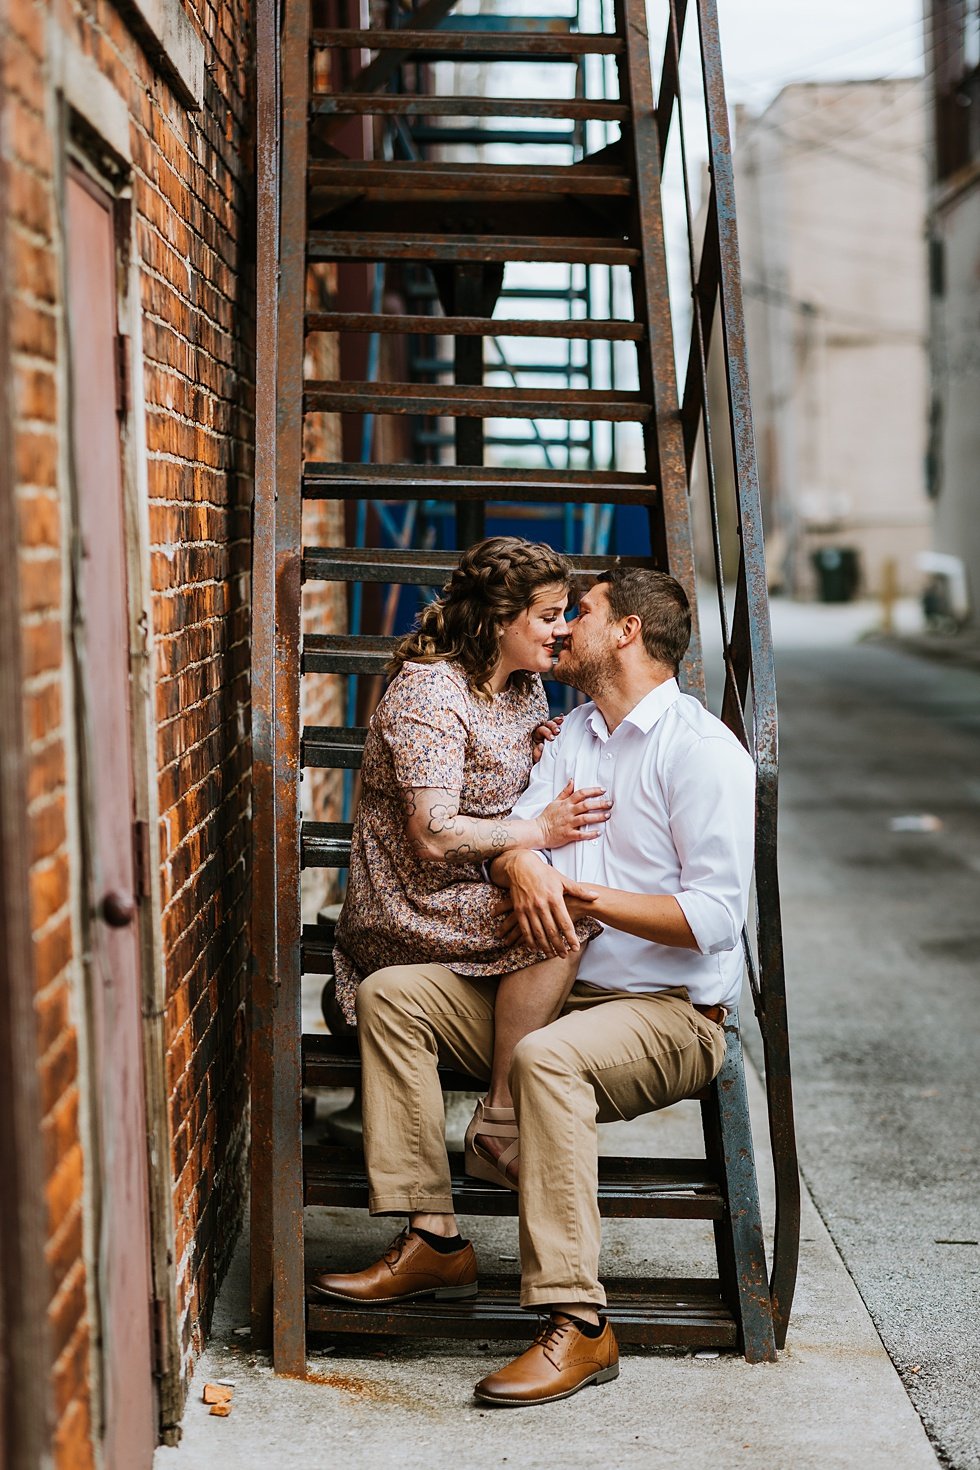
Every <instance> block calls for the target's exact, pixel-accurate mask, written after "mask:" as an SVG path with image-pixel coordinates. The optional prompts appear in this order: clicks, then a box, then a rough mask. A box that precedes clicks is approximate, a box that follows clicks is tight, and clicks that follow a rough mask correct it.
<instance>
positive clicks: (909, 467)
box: [735, 80, 931, 595]
mask: <svg viewBox="0 0 980 1470" xmlns="http://www.w3.org/2000/svg"><path fill="white" fill-rule="evenodd" d="M924 126H925V124H924V93H923V89H922V83H921V82H919V81H916V80H901V81H891V80H889V81H870V82H846V83H834V84H828V83H809V84H801V85H794V86H790V87H787V88H785V89H784V90H783V91H782V92H781V93H780V94H779V96H778V97H777V98H776V100H775V101H774V102H773V103H772V104H771V106H770V107H769V108H768V109H767V110H766V111H765V112H764V113H763V114H762V115H761V116H759V117H749V116H747V115H746V114H744V113H742V114H741V115H740V116H739V118H738V122H737V129H736V147H735V174H736V188H737V193H738V202H739V225H740V238H741V253H742V270H743V278H744V283H745V297H746V327H747V334H748V351H749V370H750V373H751V382H752V402H753V411H754V418H755V425H756V434H757V440H758V447H759V458H760V475H761V479H762V486H763V496H764V504H765V506H766V511H767V518H768V531H769V538H770V539H769V544H770V565H771V568H772V573H773V577H774V580H776V581H780V582H783V583H784V585H786V586H787V587H788V588H789V589H790V590H792V591H794V592H796V593H798V594H803V595H806V594H808V593H811V592H813V591H814V589H815V585H816V579H815V574H814V571H813V569H812V565H811V556H812V553H813V551H814V550H816V549H818V548H820V547H824V546H848V547H854V548H855V549H856V550H857V552H858V554H859V558H860V562H861V568H862V573H863V583H864V587H865V589H866V590H868V591H872V592H874V591H877V590H878V589H879V588H880V587H881V586H882V583H883V580H884V579H885V577H886V575H887V573H886V567H885V564H886V562H889V561H892V562H894V563H895V568H896V570H897V573H898V578H899V582H900V585H901V587H902V588H903V589H904V590H907V591H913V590H918V587H919V585H920V582H921V577H920V575H919V573H918V571H917V567H916V556H917V553H918V552H919V551H920V550H922V549H924V548H925V547H926V546H927V545H928V544H929V540H930V524H931V511H930V504H929V501H928V499H927V496H926V490H925V453H926V431H927V402H928V364H927V346H926V324H927V302H928V298H927V280H926V245H925V211H926V167H925V157H924V143H923V134H924Z"/></svg>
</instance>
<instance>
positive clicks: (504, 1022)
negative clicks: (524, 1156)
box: [477, 950, 582, 1178]
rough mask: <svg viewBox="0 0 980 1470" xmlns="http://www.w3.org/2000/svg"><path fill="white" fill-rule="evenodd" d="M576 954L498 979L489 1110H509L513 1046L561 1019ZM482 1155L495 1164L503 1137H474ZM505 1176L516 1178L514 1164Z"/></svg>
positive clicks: (503, 1145)
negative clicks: (529, 1034)
mask: <svg viewBox="0 0 980 1470" xmlns="http://www.w3.org/2000/svg"><path fill="white" fill-rule="evenodd" d="M581 958H582V951H581V950H578V951H577V953H575V954H570V955H567V956H566V957H565V958H564V959H550V960H541V961H539V963H538V964H536V965H529V966H528V968H527V969H526V970H515V971H514V972H513V973H512V974H510V975H504V976H503V978H502V979H501V980H500V982H499V984H498V985H497V997H496V1000H495V1001H494V1011H493V1027H494V1032H493V1064H492V1070H491V1073H490V1087H489V1089H488V1091H487V1096H486V1103H487V1107H490V1108H512V1107H513V1106H514V1099H513V1098H512V1097H511V1095H510V1081H509V1078H510V1063H511V1058H512V1057H513V1055H514V1047H515V1046H516V1045H517V1043H518V1042H519V1041H520V1040H521V1039H522V1038H523V1037H525V1036H527V1035H528V1033H529V1032H531V1031H537V1030H539V1029H540V1027H542V1026H547V1025H548V1024H549V1023H550V1022H551V1021H554V1020H556V1019H557V1017H558V1016H559V1015H560V1014H561V1008H562V1006H563V1005H564V1004H565V1000H566V998H567V996H568V992H569V991H570V990H571V988H572V986H573V985H574V983H575V976H576V974H577V972H578V966H579V961H580V959H581ZM477 1137H478V1138H479V1140H480V1147H481V1148H482V1149H483V1150H484V1152H485V1153H488V1154H490V1155H491V1156H492V1157H493V1158H495V1159H497V1158H499V1157H500V1155H501V1154H502V1153H503V1152H504V1151H505V1149H506V1148H507V1147H508V1145H509V1140H508V1139H507V1138H501V1137H497V1136H495V1135H493V1134H487V1133H480V1134H478V1135H477ZM510 1172H511V1174H512V1175H513V1177H514V1178H516V1177H517V1169H516V1160H515V1164H514V1165H512V1166H510Z"/></svg>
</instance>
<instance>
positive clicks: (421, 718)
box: [374, 664, 469, 794]
mask: <svg viewBox="0 0 980 1470" xmlns="http://www.w3.org/2000/svg"><path fill="white" fill-rule="evenodd" d="M374 720H375V728H376V730H377V732H378V734H379V735H380V736H381V738H382V740H383V741H384V743H385V745H386V746H387V747H388V750H389V751H390V752H391V759H392V762H393V764H394V767H395V779H396V780H397V782H398V784H399V786H406V787H409V786H414V787H417V788H422V787H427V786H428V787H434V788H436V789H437V790H440V791H452V792H455V793H457V794H458V793H459V791H460V790H461V789H462V785H463V768H464V765H465V761H466V742H467V736H468V732H469V705H468V702H467V698H466V693H465V690H464V688H463V686H462V683H461V681H460V678H459V676H458V675H456V674H454V673H453V672H452V671H451V670H450V669H447V668H446V666H445V665H439V664H406V665H405V666H404V667H403V669H402V671H401V673H399V675H398V677H397V678H396V679H395V681H394V683H393V684H392V685H391V686H390V688H389V689H388V691H387V693H386V694H385V697H384V699H383V700H382V701H381V703H380V705H379V706H378V709H377V713H376V714H375V716H374Z"/></svg>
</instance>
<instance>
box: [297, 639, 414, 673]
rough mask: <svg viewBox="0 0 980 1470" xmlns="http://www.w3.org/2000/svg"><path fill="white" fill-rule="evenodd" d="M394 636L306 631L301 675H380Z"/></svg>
mask: <svg viewBox="0 0 980 1470" xmlns="http://www.w3.org/2000/svg"><path fill="white" fill-rule="evenodd" d="M398 641H399V640H398V639H397V638H380V637H373V636H368V635H366V634H357V635H356V636H352V635H351V634H348V633H307V635H306V637H305V638H304V639H303V647H302V650H301V653H300V672H301V673H304V674H368V675H374V674H383V673H384V671H385V669H386V668H387V666H388V660H389V659H390V658H391V655H392V654H393V653H394V651H395V648H396V646H397V644H398Z"/></svg>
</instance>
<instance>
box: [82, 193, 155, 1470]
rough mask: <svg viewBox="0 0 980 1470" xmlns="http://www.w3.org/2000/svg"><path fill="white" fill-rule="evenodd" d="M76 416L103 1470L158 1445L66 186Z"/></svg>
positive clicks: (93, 207) (111, 626)
mask: <svg viewBox="0 0 980 1470" xmlns="http://www.w3.org/2000/svg"><path fill="white" fill-rule="evenodd" d="M67 225H68V230H67V234H68V250H67V256H68V319H69V329H70V339H71V413H72V426H73V451H74V464H75V477H76V493H77V515H78V531H79V536H80V542H81V556H80V563H79V564H80V574H79V578H78V586H77V589H76V590H77V594H78V601H79V609H80V617H81V629H80V640H79V659H78V663H79V670H80V680H79V682H80V686H81V687H80V690H79V697H80V709H81V710H82V712H83V713H82V718H81V720H80V732H81V733H80V747H81V752H80V753H81V756H82V762H83V769H84V772H85V777H86V779H85V782H84V787H85V791H86V800H85V810H84V812H83V826H84V829H85V838H86V847H87V857H88V864H89V873H88V879H89V883H88V894H89V899H90V944H91V957H92V963H91V977H92V997H91V1011H90V1015H91V1023H92V1031H93V1033H94V1034H93V1046H92V1060H93V1076H92V1097H93V1115H94V1122H95V1125H96V1127H97V1129H98V1133H99V1144H100V1148H99V1154H100V1161H99V1162H100V1170H101V1178H100V1179H99V1180H98V1181H96V1188H95V1191H94V1192H95V1194H96V1196H97V1201H98V1203H97V1209H98V1264H97V1278H98V1280H97V1285H98V1300H99V1308H100V1317H101V1334H102V1343H101V1347H102V1354H101V1356H102V1384H103V1395H102V1399H103V1402H102V1409H103V1424H102V1433H103V1437H104V1451H105V1459H104V1463H105V1466H106V1470H143V1467H149V1466H150V1463H151V1461H152V1457H153V1449H154V1446H155V1444H156V1439H157V1435H156V1410H155V1401H154V1399H155V1395H154V1381H153V1366H154V1365H153V1337H152V1308H151V1301H150V1298H151V1295H152V1285H151V1282H152V1277H151V1267H150V1224H149V1202H148V1192H147V1158H146V1099H145V1094H144V1082H143V1061H142V1019H141V1018H142V986H141V974H140V946H139V934H138V927H137V913H136V909H137V903H138V896H137V894H138V885H137V872H136V844H135V842H134V830H135V826H134V810H135V806H134V792H133V761H132V748H131V725H130V656H129V616H128V610H127V580H126V539H125V516H124V504H123V474H122V453H121V450H122V443H121V404H120V398H119V380H120V375H119V360H120V359H119V352H118V345H119V343H118V323H117V311H116V301H117V269H118V259H117V243H116V221H115V213H114V203H113V200H112V198H111V196H109V195H108V194H106V193H104V192H103V191H102V190H101V189H99V188H98V187H96V186H95V185H94V184H93V183H92V182H91V181H90V180H89V179H88V178H87V177H86V176H85V175H84V174H83V173H81V171H79V170H75V169H73V170H72V171H71V172H70V174H69V177H68V181H67Z"/></svg>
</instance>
